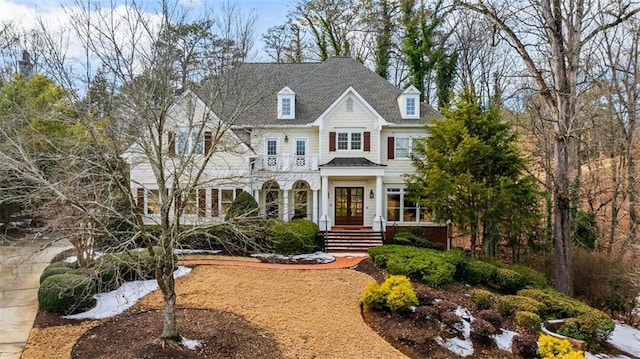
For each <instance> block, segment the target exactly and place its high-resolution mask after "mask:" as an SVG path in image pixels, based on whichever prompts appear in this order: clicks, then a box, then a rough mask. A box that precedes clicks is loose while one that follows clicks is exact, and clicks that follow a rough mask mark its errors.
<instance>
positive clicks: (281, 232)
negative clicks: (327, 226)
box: [267, 219, 320, 254]
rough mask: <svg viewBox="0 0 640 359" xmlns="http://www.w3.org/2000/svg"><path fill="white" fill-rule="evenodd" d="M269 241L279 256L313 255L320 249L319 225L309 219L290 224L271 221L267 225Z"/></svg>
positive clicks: (295, 220) (293, 221)
mask: <svg viewBox="0 0 640 359" xmlns="http://www.w3.org/2000/svg"><path fill="white" fill-rule="evenodd" d="M267 232H268V236H269V239H270V240H271V242H272V243H273V247H274V250H275V251H276V252H277V253H279V254H303V253H312V252H314V251H316V250H317V249H318V242H319V239H320V235H319V233H320V232H319V228H318V225H317V224H315V223H314V222H313V221H309V220H307V219H294V220H291V221H289V222H284V221H281V220H270V221H269V222H268V223H267Z"/></svg>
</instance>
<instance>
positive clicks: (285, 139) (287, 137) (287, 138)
mask: <svg viewBox="0 0 640 359" xmlns="http://www.w3.org/2000/svg"><path fill="white" fill-rule="evenodd" d="M284 142H285V143H287V142H289V136H287V135H284Z"/></svg>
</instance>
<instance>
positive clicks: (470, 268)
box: [369, 244, 539, 294]
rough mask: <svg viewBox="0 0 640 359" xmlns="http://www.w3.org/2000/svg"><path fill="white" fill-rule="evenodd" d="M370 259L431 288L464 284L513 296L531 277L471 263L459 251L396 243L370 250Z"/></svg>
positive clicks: (531, 271) (481, 263) (471, 261)
mask: <svg viewBox="0 0 640 359" xmlns="http://www.w3.org/2000/svg"><path fill="white" fill-rule="evenodd" d="M369 257H370V258H371V260H372V261H373V264H374V265H376V266H377V267H380V268H385V269H387V271H388V272H389V273H390V274H394V275H407V276H408V277H410V278H412V279H415V280H419V281H421V282H424V283H426V284H429V285H432V286H439V285H443V284H447V283H451V282H454V281H463V282H467V283H469V284H472V285H478V284H483V285H489V286H492V287H494V288H500V289H501V290H502V291H503V292H505V293H508V294H513V293H516V292H517V291H518V290H520V289H523V288H525V287H526V286H527V285H528V284H529V281H528V279H527V278H528V276H526V275H523V274H521V273H520V272H518V271H515V270H512V269H507V268H500V267H498V266H496V265H494V264H491V263H487V262H484V261H480V260H472V259H471V258H469V257H468V256H467V255H465V254H464V252H462V251H460V250H451V251H447V252H442V251H437V250H433V249H427V248H418V247H412V246H406V245H397V244H396V245H384V246H378V247H374V248H371V249H369ZM523 271H525V270H523ZM528 273H529V274H530V276H531V278H532V279H533V280H535V281H539V278H538V277H537V276H536V275H535V274H534V273H537V272H535V271H533V270H532V269H530V270H529V271H528ZM538 274H539V273H538Z"/></svg>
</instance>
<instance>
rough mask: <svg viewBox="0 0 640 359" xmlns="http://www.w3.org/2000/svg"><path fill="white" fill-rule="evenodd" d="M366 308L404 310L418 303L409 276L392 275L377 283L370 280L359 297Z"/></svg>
mask: <svg viewBox="0 0 640 359" xmlns="http://www.w3.org/2000/svg"><path fill="white" fill-rule="evenodd" d="M361 301H362V303H363V305H364V307H365V308H367V309H374V310H385V309H389V310H391V311H394V312H395V311H405V310H408V309H409V308H410V307H414V306H417V305H418V304H419V302H418V298H417V297H416V293H415V291H414V290H413V286H412V285H411V282H410V281H409V278H407V277H405V276H400V275H392V276H390V277H389V278H387V279H386V280H385V281H384V283H382V284H380V285H378V284H377V283H376V282H371V283H369V284H368V285H367V287H366V288H365V290H364V293H363V295H362V299H361Z"/></svg>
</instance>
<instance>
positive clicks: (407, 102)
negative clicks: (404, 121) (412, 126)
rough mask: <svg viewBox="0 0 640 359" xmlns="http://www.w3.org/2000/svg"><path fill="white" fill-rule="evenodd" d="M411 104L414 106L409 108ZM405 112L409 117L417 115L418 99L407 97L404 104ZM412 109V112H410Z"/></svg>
mask: <svg viewBox="0 0 640 359" xmlns="http://www.w3.org/2000/svg"><path fill="white" fill-rule="evenodd" d="M409 102H412V105H411V106H409ZM404 106H405V107H404V111H405V114H406V115H407V117H413V116H415V115H416V98H415V97H413V96H412V97H407V98H406V99H405V103H404ZM409 109H411V111H409Z"/></svg>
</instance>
